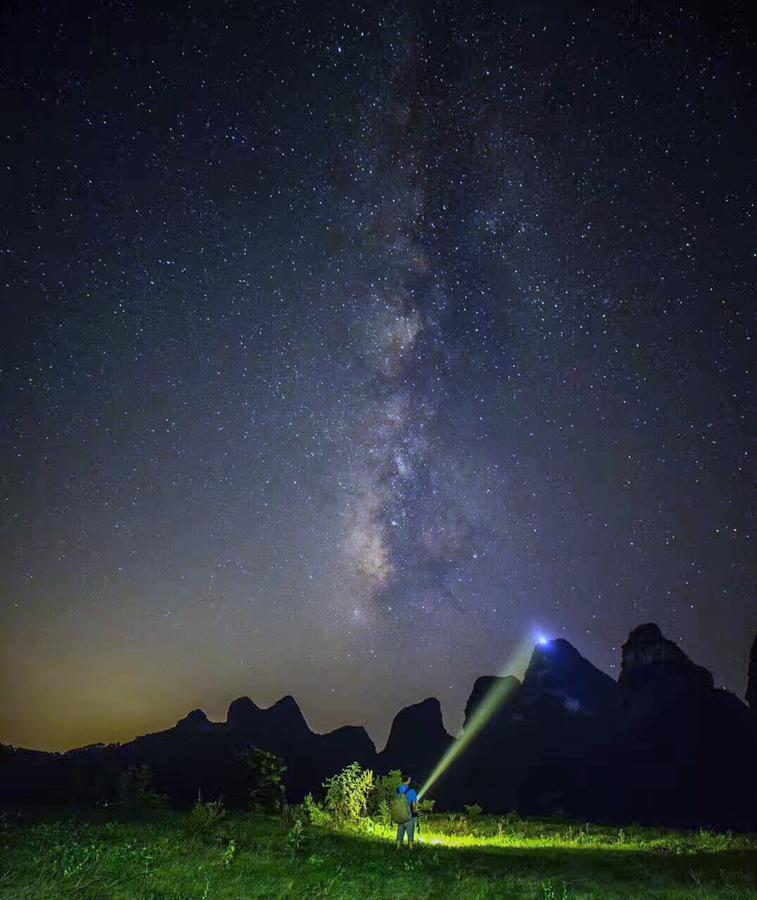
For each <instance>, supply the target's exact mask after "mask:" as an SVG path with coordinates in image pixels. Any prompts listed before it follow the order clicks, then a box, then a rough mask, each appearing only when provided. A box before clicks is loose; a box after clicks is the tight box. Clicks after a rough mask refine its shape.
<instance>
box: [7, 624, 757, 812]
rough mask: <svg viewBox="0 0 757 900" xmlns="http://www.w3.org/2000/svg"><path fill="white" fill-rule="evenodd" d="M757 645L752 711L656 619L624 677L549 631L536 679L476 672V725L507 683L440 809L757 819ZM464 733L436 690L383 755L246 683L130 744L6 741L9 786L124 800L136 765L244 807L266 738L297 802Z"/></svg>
mask: <svg viewBox="0 0 757 900" xmlns="http://www.w3.org/2000/svg"><path fill="white" fill-rule="evenodd" d="M755 647H757V641H756V642H755V645H754V646H753V647H752V652H751V656H750V664H749V674H748V677H747V693H746V697H747V700H748V702H749V704H750V707H751V713H752V714H750V710H749V708H748V707H747V706H746V705H745V704H744V703H742V702H741V701H740V700H739V699H738V698H736V697H735V696H734V695H733V694H731V693H730V692H728V691H724V690H719V689H717V688H715V686H714V683H713V679H712V675H711V674H710V673H709V672H708V671H707V670H706V669H704V668H702V667H701V666H698V665H696V664H695V663H694V662H692V661H691V660H690V659H689V658H688V656H687V655H686V654H685V653H684V652H683V650H681V649H680V647H678V646H677V645H676V644H675V643H674V642H673V641H670V640H668V639H667V638H665V637H664V636H663V634H662V632H661V631H660V629H659V628H658V627H657V626H656V625H654V624H651V623H650V624H645V625H641V626H639V627H638V628H635V629H634V630H633V631H632V632H631V633H630V635H629V636H628V639H627V640H626V642H625V643H624V644H623V648H622V659H621V670H620V677H619V679H618V681H617V682H616V681H614V680H613V679H612V678H610V677H609V676H608V675H606V674H605V673H603V672H601V671H600V670H599V669H597V668H596V667H595V666H594V665H593V664H592V663H591V662H589V661H588V660H587V659H585V658H584V657H583V656H581V654H580V653H579V652H578V651H577V650H576V649H575V648H574V647H573V646H572V645H571V644H570V643H569V642H568V641H565V640H562V639H558V640H555V641H550V642H547V643H546V644H543V645H542V644H540V645H538V646H537V647H535V649H534V651H533V654H532V657H531V661H530V663H529V665H528V668H527V669H526V672H525V675H524V677H523V681H522V682H520V681H518V679H516V678H513V677H510V676H508V677H507V678H504V679H502V678H500V677H495V676H482V677H480V678H478V679H477V680H476V682H475V684H474V685H473V689H472V691H471V693H470V696H469V698H468V701H467V703H466V706H465V724H464V726H463V730H465V728H466V727H469V726H470V724H471V721H472V718H473V716H474V714H475V711H476V710H477V709H478V708H479V706H480V704H481V703H482V702H483V701H484V700H485V699H486V697H487V696H488V695H489V692H490V691H491V690H492V689H494V688H495V687H507V688H508V690H507V691H505V692H503V693H504V694H505V698H504V700H503V702H502V703H501V705H500V706H499V708H498V709H496V710H494V711H493V712H492V714H491V715H490V717H489V719H488V720H487V722H486V724H485V726H484V727H483V728H482V729H481V730H480V732H479V733H478V734H477V735H476V737H475V738H474V739H473V740H472V741H471V743H470V744H469V745H468V746H467V747H466V748H465V750H464V752H463V753H462V754H461V755H460V757H459V758H458V759H457V760H456V762H455V764H454V765H453V766H452V767H451V768H450V770H449V771H448V772H447V773H446V774H445V775H444V776H443V777H442V778H441V779H440V780H439V782H438V783H437V784H436V785H435V786H434V788H433V791H432V796H433V797H434V798H435V799H436V800H437V804H438V806H437V808H460V807H461V806H462V805H463V804H465V803H473V802H478V803H480V804H481V806H482V807H483V808H484V809H485V810H488V811H497V812H504V811H509V810H517V811H518V812H520V813H523V814H540V815H565V816H570V817H581V818H588V819H594V820H606V821H615V822H629V821H638V822H646V823H652V824H653V823H665V824H681V825H718V826H728V827H733V828H754V827H755V826H757V821H756V818H757V817H756V815H755V811H756V810H757V772H756V771H755V766H754V760H755V759H757V737H756V735H757V727H755V718H756V716H755V713H756V710H755V706H756V705H757V685H756V684H755V680H756V679H757V663H756V662H755V654H756V653H757V650H756V649H755ZM452 741H453V737H452V736H451V735H450V734H448V732H447V731H446V729H445V728H444V723H443V719H442V710H441V706H440V704H439V701H438V700H437V699H436V698H434V697H429V698H426V699H425V700H422V701H421V702H419V703H415V704H412V705H411V706H407V707H405V708H404V709H402V710H400V712H398V713H397V715H396V716H395V718H394V721H393V722H392V726H391V729H390V733H389V737H388V740H387V743H386V746H385V747H384V749H383V750H382V751H381V752H380V753H377V752H376V748H375V747H374V745H373V742H372V741H371V739H370V737H369V736H368V734H367V732H366V731H365V729H364V728H363V727H361V726H354V725H345V726H343V727H341V728H337V729H336V730H334V731H331V732H328V733H326V734H317V733H315V732H313V731H312V730H311V729H310V727H309V725H308V723H307V721H306V719H305V717H304V716H303V714H302V712H301V710H300V708H299V706H298V705H297V702H296V701H295V699H294V698H293V697H291V696H286V697H282V698H281V700H278V701H277V702H276V703H274V704H273V705H272V706H269V707H267V708H262V707H259V706H257V705H256V704H255V703H254V702H253V701H252V700H251V699H250V698H249V697H239V698H238V699H236V700H234V701H233V702H232V703H231V704H230V705H229V708H228V713H227V717H226V721H225V722H211V721H210V720H209V719H208V717H207V715H206V714H205V713H204V712H203V711H202V710H199V709H195V710H192V711H191V712H190V713H188V714H187V715H186V716H185V717H184V718H183V719H180V720H179V721H178V722H177V723H176V724H175V725H174V726H173V727H171V728H168V729H165V730H164V731H159V732H154V733H152V734H146V735H142V736H141V737H138V738H135V739H134V740H132V741H129V742H127V743H124V744H110V745H103V744H95V745H92V746H89V747H83V748H79V749H77V750H73V751H69V752H68V753H42V752H39V751H34V750H24V749H15V748H11V747H0V800H2V801H5V802H13V801H17V800H37V801H42V802H56V803H57V802H60V803H66V802H72V801H79V802H81V801H86V802H102V801H104V800H114V799H116V798H117V797H118V796H119V781H120V779H122V777H123V773H124V771H125V770H126V769H127V768H129V767H132V766H148V767H149V768H150V770H151V771H152V772H153V773H154V776H155V781H156V785H155V786H156V788H157V790H158V791H159V792H161V793H163V794H166V795H167V797H168V798H169V801H170V802H171V803H172V804H173V805H175V806H177V807H187V806H189V805H191V804H192V803H193V802H194V801H195V799H196V798H197V796H198V793H201V795H202V796H203V797H204V798H205V799H211V798H214V797H223V799H224V802H225V803H226V804H227V805H229V806H244V805H245V803H246V802H247V783H246V778H245V773H244V771H243V768H242V767H241V765H240V762H239V754H240V752H241V751H243V750H245V749H246V748H249V747H251V746H256V747H260V748H262V749H265V750H268V751H270V752H272V753H275V754H276V755H277V756H279V757H280V758H281V759H282V761H283V762H284V764H285V765H286V766H287V770H286V775H285V787H286V793H287V797H288V799H289V801H290V802H292V803H296V802H299V801H301V800H302V798H303V797H304V795H305V794H306V793H308V792H313V793H315V794H318V793H319V792H320V791H321V790H322V785H323V782H324V780H325V779H326V778H328V777H329V776H330V775H332V774H334V773H335V772H337V771H340V770H341V769H342V768H344V766H346V765H347V764H348V763H351V762H358V763H360V764H361V765H362V766H364V767H370V768H372V769H373V770H374V771H376V772H377V773H385V772H387V771H389V770H390V769H401V770H402V771H403V772H405V773H406V774H410V775H411V776H413V777H414V778H415V779H416V780H417V781H419V782H422V781H423V780H424V779H425V778H426V777H427V776H428V775H429V774H430V772H431V771H432V770H433V768H434V767H435V766H436V764H437V762H438V761H439V760H440V758H441V757H442V756H443V754H444V752H445V751H446V750H447V748H448V747H449V746H450V744H451V742H452Z"/></svg>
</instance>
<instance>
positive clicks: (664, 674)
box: [619, 622, 713, 690]
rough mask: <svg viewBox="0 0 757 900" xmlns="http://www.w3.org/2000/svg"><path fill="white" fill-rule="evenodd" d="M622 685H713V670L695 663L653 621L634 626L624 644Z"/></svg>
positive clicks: (627, 687) (671, 686)
mask: <svg viewBox="0 0 757 900" xmlns="http://www.w3.org/2000/svg"><path fill="white" fill-rule="evenodd" d="M619 684H620V685H621V687H622V688H623V689H624V690H628V689H636V688H639V687H645V686H649V685H652V684H654V685H657V686H660V685H663V684H666V685H668V686H669V687H670V689H673V688H674V686H675V689H676V690H679V689H680V690H683V689H684V688H697V689H705V690H711V689H712V688H713V680H712V675H711V674H710V672H708V671H707V669H704V668H702V666H698V665H696V664H695V663H693V662H692V661H691V660H690V659H689V657H688V656H687V655H686V654H685V653H684V652H683V650H681V648H680V647H679V646H678V644H676V643H674V642H673V641H671V640H669V639H668V638H666V637H664V635H663V634H662V632H661V631H660V629H659V627H658V626H657V625H655V624H654V623H653V622H649V623H647V624H646V625H639V627H638V628H634V629H633V631H632V632H631V633H630V634H629V635H628V640H627V641H626V642H625V644H623V655H622V663H621V672H620V678H619Z"/></svg>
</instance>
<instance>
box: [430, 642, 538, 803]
mask: <svg viewBox="0 0 757 900" xmlns="http://www.w3.org/2000/svg"><path fill="white" fill-rule="evenodd" d="M529 648H530V644H524V645H523V646H522V647H521V648H520V649H519V650H518V652H517V653H516V654H515V657H514V658H513V659H512V660H511V662H510V664H509V665H508V666H507V667H506V669H505V668H503V669H502V670H501V673H500V677H501V676H502V675H504V674H505V672H506V671H507V672H510V671H512V669H513V668H516V669H519V668H521V666H523V665H524V664H527V662H528V655H529ZM512 686H513V682H512V681H511V680H509V679H508V680H506V681H497V682H495V684H494V685H493V686H492V687H491V689H490V690H489V693H488V694H487V695H486V696H485V697H484V699H483V700H482V701H481V703H479V705H478V707H477V708H476V711H475V712H474V713H473V715H472V716H471V719H470V721H469V722H468V724H467V725H466V726H465V728H464V729H463V731H462V732H461V733H460V735H459V736H458V737H457V738H455V740H454V741H453V742H452V743H451V744H450V745H449V747H448V748H447V751H446V753H445V754H444V756H442V758H441V759H440V760H439V762H438V763H437V765H436V768H435V769H434V771H433V772H432V773H431V774H430V775H429V777H428V779H427V780H426V783H425V784H424V785H423V787H422V788H421V790H420V793H419V794H418V799H419V800H420V799H421V798H422V797H423V796H424V794H426V793H427V792H428V791H429V789H430V788H431V787H432V786H433V785H434V783H435V782H436V781H438V779H439V778H440V777H441V775H442V774H443V773H444V772H446V770H447V769H448V768H449V767H450V766H451V765H452V763H453V762H455V760H456V759H457V758H458V757H459V756H460V755H461V754H462V753H463V751H464V750H466V749H467V747H468V746H469V745H470V744H471V743H472V742H473V740H474V739H475V738H476V736H477V735H478V734H479V733H480V731H481V729H482V728H483V727H484V725H486V723H487V722H488V721H489V720H490V719H491V718H492V716H493V715H494V713H496V712H497V710H498V709H499V708H500V707H501V706H502V704H503V703H504V702H505V700H506V699H507V697H508V695H509V694H510V693H511V691H512Z"/></svg>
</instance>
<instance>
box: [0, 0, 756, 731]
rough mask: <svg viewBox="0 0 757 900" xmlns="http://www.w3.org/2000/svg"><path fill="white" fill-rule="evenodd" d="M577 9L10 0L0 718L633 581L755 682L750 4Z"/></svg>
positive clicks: (160, 706) (362, 649) (630, 613)
mask: <svg viewBox="0 0 757 900" xmlns="http://www.w3.org/2000/svg"><path fill="white" fill-rule="evenodd" d="M607 6H608V8H607V9H604V8H602V5H601V4H599V5H598V8H597V7H594V8H593V7H591V6H589V5H588V4H572V5H571V4H552V3H546V2H545V3H540V2H529V3H526V2H523V3H518V2H514V3H507V4H504V3H503V4H498V3H475V2H459V3H458V2H439V3H434V4H432V3H425V2H420V0H416V2H410V3H406V2H403V3H399V2H386V3H372V2H364V3H360V2H354V3H348V2H334V0H326V2H323V3H306V2H275V3H274V2H269V0H262V2H255V3H253V2H240V0H227V2H224V3H200V2H182V3H172V2H167V3H160V4H150V3H146V2H145V3H141V2H133V0H124V2H119V3H102V4H94V3H93V4H89V3H87V2H82V3H76V4H65V5H55V4H53V5H52V6H49V7H47V8H45V7H43V6H42V5H37V4H13V5H7V6H6V7H5V9H4V12H3V14H2V17H3V18H2V22H1V23H0V24H1V25H2V27H1V28H0V33H1V34H2V35H3V37H2V41H3V45H4V46H3V51H2V55H1V57H0V58H2V65H1V66H0V88H1V90H2V102H3V109H4V110H5V115H4V117H3V119H4V121H3V125H2V129H0V141H2V156H1V157H0V163H1V168H2V171H1V174H0V178H1V180H2V208H3V215H2V221H1V222H0V231H1V235H2V239H1V241H0V267H1V268H0V284H2V289H3V298H4V299H3V327H2V332H1V333H0V352H1V357H0V368H1V374H2V378H1V379H0V391H1V392H2V393H1V395H0V397H1V400H2V409H3V417H2V422H1V423H0V428H1V429H2V431H1V435H0V453H1V454H2V458H1V471H2V475H1V478H2V520H3V527H2V529H1V531H0V546H1V547H2V568H1V570H0V682H2V684H3V690H2V692H1V693H0V741H5V742H8V743H12V744H16V745H21V746H31V747H38V748H43V749H64V748H68V747H72V746H76V745H80V744H83V743H88V742H92V741H98V740H116V739H120V740H122V739H128V738H130V737H132V736H134V735H135V734H137V733H141V732H144V731H148V730H156V729H158V728H162V727H167V726H168V725H170V724H172V723H173V722H174V721H176V719H178V718H180V717H181V716H183V715H184V714H185V713H186V712H187V711H188V710H189V709H192V708H194V707H198V706H199V707H202V708H203V709H205V710H206V711H207V712H208V714H209V715H210V716H211V718H223V717H224V715H225V710H226V707H227V705H228V703H229V702H230V701H231V700H232V699H233V698H235V697H237V696H239V695H243V694H246V695H249V696H251V697H252V698H253V699H254V700H255V701H256V702H258V703H259V704H261V705H267V704H269V703H271V702H273V701H274V700H276V699H277V698H279V697H280V696H282V695H284V694H287V693H291V694H293V695H294V696H295V697H296V699H297V700H298V702H299V704H300V706H301V708H302V710H303V712H304V714H305V716H306V718H307V719H308V722H309V723H310V725H311V727H313V728H314V729H317V730H326V729H328V728H333V727H335V726H338V725H340V724H343V723H346V722H354V723H362V724H365V725H366V726H367V727H368V728H369V731H370V733H371V735H372V736H373V737H374V739H375V740H376V741H377V743H378V744H379V746H381V744H382V743H383V741H384V739H385V737H386V734H387V731H388V728H389V724H390V722H391V718H392V716H393V715H394V713H395V712H396V711H397V710H398V709H399V708H400V707H401V706H402V705H405V704H408V703H411V702H416V701H417V700H420V699H422V698H423V697H426V696H428V695H435V696H438V697H439V698H440V699H441V701H442V706H443V710H444V716H445V722H446V724H447V727H448V728H449V729H450V730H455V729H457V728H458V727H459V726H460V723H461V720H462V709H463V705H464V703H465V699H466V697H467V695H468V693H469V692H470V689H471V687H472V684H473V681H474V679H475V678H476V677H477V676H478V675H481V674H491V673H493V672H496V671H498V670H499V669H500V668H501V667H502V666H503V665H504V664H506V662H507V660H508V659H509V658H511V657H512V655H513V653H514V652H515V650H516V648H517V647H518V646H519V645H520V644H521V643H522V642H523V641H524V640H532V639H533V640H535V639H536V636H537V635H538V634H540V633H543V634H546V635H548V636H554V637H558V636H560V637H565V638H567V639H568V640H570V641H571V642H572V643H573V644H574V645H575V646H576V647H577V648H578V649H579V650H580V651H581V652H582V653H583V654H584V655H586V656H587V657H588V658H590V659H591V660H592V661H593V662H594V663H595V664H596V665H598V666H599V667H600V668H602V669H603V670H605V671H607V672H609V673H610V674H612V675H617V673H618V665H619V659H620V646H621V644H622V643H623V641H624V639H625V636H626V635H627V633H628V631H629V630H630V629H631V628H632V627H634V626H636V625H638V624H640V623H642V622H645V621H650V620H653V621H656V622H657V623H659V625H660V626H661V628H662V629H663V631H664V632H665V633H666V635H667V636H668V637H671V638H674V639H676V640H678V641H680V643H681V645H682V647H683V648H684V649H685V650H686V651H687V652H688V653H689V654H690V655H691V656H692V657H693V658H694V659H695V660H696V661H697V662H698V663H700V664H702V665H705V666H707V667H708V668H710V669H711V670H712V671H713V672H714V675H715V679H716V683H718V684H719V685H722V686H725V687H728V688H730V689H732V690H734V691H735V692H736V693H738V694H739V695H743V692H744V687H745V681H746V668H747V656H748V648H749V645H750V643H751V640H752V637H753V634H754V629H755V627H756V626H757V604H755V599H754V583H755V579H754V576H755V571H754V566H753V564H752V563H751V562H750V554H749V543H750V528H751V526H752V518H751V516H752V508H751V505H750V488H752V487H753V479H754V468H753V462H752V459H751V458H750V454H749V450H750V444H751V440H750V438H751V433H752V428H751V426H752V425H753V421H754V419H753V416H754V396H753V393H752V389H751V380H750V373H749V362H750V356H751V354H750V350H751V346H750V342H749V326H750V325H751V321H750V320H751V316H750V312H751V310H752V308H753V303H754V294H755V271H754V263H755V246H756V244H755V227H754V226H755V196H756V195H755V190H754V187H755V185H754V173H755V150H756V149H757V147H756V144H757V141H755V131H754V127H753V126H754V121H755V118H756V115H757V109H756V104H755V90H754V71H755V65H754V64H755V56H754V50H755V46H754V37H753V32H750V31H749V29H748V27H747V22H746V21H745V16H746V13H745V12H744V10H745V5H740V4H736V3H729V2H724V3H721V4H718V5H717V7H716V8H715V7H714V6H713V8H712V9H710V7H709V6H708V5H706V4H700V5H696V4H695V5H689V6H688V7H685V8H684V7H680V6H679V7H678V8H674V7H673V6H666V5H664V4H642V5H639V4H629V5H628V6H624V5H622V4H617V5H616V4H608V5H607ZM609 7H612V9H610V8H609Z"/></svg>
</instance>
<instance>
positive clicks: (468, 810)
mask: <svg viewBox="0 0 757 900" xmlns="http://www.w3.org/2000/svg"><path fill="white" fill-rule="evenodd" d="M465 814H466V815H467V816H468V818H469V819H477V818H478V817H479V816H480V815H481V807H480V806H479V805H478V803H471V805H470V806H466V807H465Z"/></svg>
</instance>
